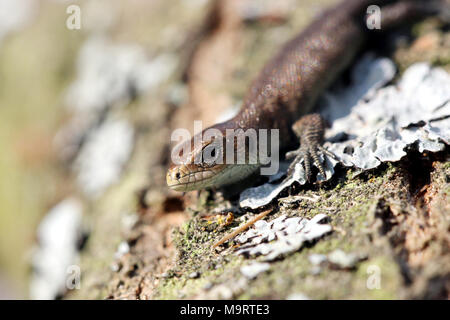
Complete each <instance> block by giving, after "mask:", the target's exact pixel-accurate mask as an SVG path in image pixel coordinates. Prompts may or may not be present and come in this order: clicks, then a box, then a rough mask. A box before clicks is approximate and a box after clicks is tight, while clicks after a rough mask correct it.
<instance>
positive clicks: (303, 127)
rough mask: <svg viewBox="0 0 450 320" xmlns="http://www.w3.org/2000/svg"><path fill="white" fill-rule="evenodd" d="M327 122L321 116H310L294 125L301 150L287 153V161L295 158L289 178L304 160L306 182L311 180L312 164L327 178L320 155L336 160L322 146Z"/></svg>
mask: <svg viewBox="0 0 450 320" xmlns="http://www.w3.org/2000/svg"><path fill="white" fill-rule="evenodd" d="M325 126H326V125H325V120H324V119H323V118H322V117H321V116H320V115H319V114H309V115H306V116H304V117H302V118H301V119H300V120H298V121H297V122H295V123H294V125H293V126H292V129H293V131H294V133H295V134H296V135H297V137H298V138H299V139H300V148H298V149H297V150H293V151H290V152H287V153H286V159H292V158H294V161H292V163H291V164H290V166H289V168H288V171H287V176H288V177H291V176H292V175H293V173H294V169H295V166H296V164H297V163H299V162H300V161H301V160H302V159H304V168H305V174H306V180H307V181H308V182H310V179H311V163H314V165H315V166H316V167H317V168H318V169H319V172H320V173H321V174H322V176H323V177H324V178H326V174H325V169H324V167H323V164H322V163H321V162H320V160H319V155H320V154H322V155H323V156H328V157H331V158H333V159H336V156H335V155H334V154H333V153H332V152H330V151H328V150H327V149H325V148H324V147H323V146H322V143H323V135H324V131H325Z"/></svg>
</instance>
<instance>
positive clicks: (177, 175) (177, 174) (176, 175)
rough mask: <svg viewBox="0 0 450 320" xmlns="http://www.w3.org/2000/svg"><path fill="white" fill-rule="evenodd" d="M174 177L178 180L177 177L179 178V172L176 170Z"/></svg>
mask: <svg viewBox="0 0 450 320" xmlns="http://www.w3.org/2000/svg"><path fill="white" fill-rule="evenodd" d="M175 178H176V179H177V180H179V179H180V178H181V174H180V173H179V172H177V173H176V174H175Z"/></svg>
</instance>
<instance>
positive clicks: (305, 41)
mask: <svg viewBox="0 0 450 320" xmlns="http://www.w3.org/2000/svg"><path fill="white" fill-rule="evenodd" d="M369 5H378V6H379V7H380V8H381V30H370V29H369V28H368V27H367V25H366V16H367V8H368V6H369ZM433 11H435V8H431V2H430V1H423V0H422V1H420V0H417V1H414V0H401V1H388V0H384V1H382V0H378V1H377V0H345V1H342V2H340V3H338V4H337V5H336V6H334V7H331V8H329V9H327V10H325V11H324V12H323V13H322V14H321V15H320V16H319V17H317V18H316V19H315V20H314V21H313V22H312V23H311V24H310V25H309V26H308V27H307V28H306V29H305V30H304V31H303V32H301V33H300V34H299V35H298V36H296V37H295V38H294V39H292V40H291V41H289V42H288V43H286V44H285V45H284V46H283V48H282V49H281V50H280V51H279V52H278V54H276V55H275V56H274V57H273V58H272V59H271V60H270V61H269V62H268V63H267V64H266V66H265V67H264V68H263V70H262V71H261V73H260V74H259V76H258V77H257V78H256V79H255V80H254V81H253V83H252V84H251V86H250V89H249V90H248V92H247V94H246V96H245V98H244V102H243V105H242V108H241V110H240V111H239V113H238V114H237V115H236V116H235V117H233V118H232V119H230V120H228V121H226V122H223V123H219V124H216V125H214V126H212V127H210V128H209V129H211V128H214V129H217V130H219V131H220V132H221V133H223V138H220V139H223V141H221V142H222V143H221V144H216V142H217V139H219V138H216V137H212V138H208V139H204V138H202V139H201V143H200V144H195V141H194V138H192V140H190V141H187V142H185V143H186V144H188V145H190V152H187V153H185V154H183V152H181V153H180V155H181V156H182V158H183V160H182V161H181V163H177V164H172V166H171V167H170V168H169V170H168V172H167V176H166V180H167V184H168V186H169V187H170V188H171V189H173V190H177V191H189V190H197V189H204V188H211V187H221V186H224V185H227V184H231V183H235V182H237V181H240V180H242V179H244V178H246V177H248V176H249V175H250V174H252V173H253V172H254V171H255V170H257V169H258V168H259V167H260V162H259V161H257V163H256V164H250V161H249V159H250V158H249V157H248V151H249V150H248V148H249V144H248V143H245V144H244V145H243V146H242V144H241V145H240V146H239V145H238V144H237V143H236V141H235V138H232V139H233V141H232V143H233V145H234V150H233V151H234V152H236V153H238V152H244V153H245V154H246V158H245V159H246V162H245V163H241V164H237V163H226V161H225V159H226V153H227V150H226V148H225V147H224V146H226V143H227V142H229V140H227V138H226V129H243V130H246V129H249V128H252V129H256V130H259V129H278V130H279V148H286V147H288V146H290V145H291V144H292V141H293V139H294V141H295V138H294V137H293V133H295V135H297V137H298V138H299V139H300V148H299V149H298V150H297V151H291V152H290V153H288V154H287V158H292V157H295V160H294V161H293V163H292V164H291V167H290V170H289V171H288V173H289V172H291V171H292V168H293V166H294V165H295V164H296V163H297V162H298V161H300V160H301V159H302V158H303V159H304V164H305V172H306V175H307V178H308V179H309V177H310V175H311V170H310V164H311V162H313V163H314V164H315V165H316V166H317V168H318V169H319V171H320V172H321V173H322V174H323V175H325V174H324V168H323V166H322V164H321V163H320V161H319V154H324V155H328V156H332V154H331V153H329V152H328V151H327V150H326V149H324V148H323V147H322V141H323V133H324V128H325V125H324V120H323V119H322V118H321V117H320V115H318V114H309V113H310V112H311V111H312V109H313V107H314V105H315V103H316V101H317V98H318V97H319V95H320V94H321V93H322V92H323V91H324V90H325V89H326V88H327V87H328V86H329V85H330V84H331V83H332V82H333V81H334V80H335V79H336V78H337V76H338V75H339V74H340V73H341V72H342V71H343V70H344V69H345V68H346V67H348V66H349V65H350V63H351V62H352V60H353V59H354V58H355V56H356V54H357V53H358V51H359V50H360V49H361V48H362V46H363V44H364V43H365V41H367V39H368V37H369V36H370V33H373V32H377V31H385V30H389V29H391V28H392V27H394V26H396V25H398V24H401V23H404V22H405V21H407V20H411V19H416V18H418V17H422V16H424V15H426V14H430V13H434V12H433ZM298 119H299V120H298ZM296 120H298V121H296ZM205 130H207V129H205ZM204 132H205V131H203V132H202V133H201V134H203V133H204ZM201 137H203V136H201ZM208 146H214V148H216V150H217V152H216V151H214V153H217V155H216V157H215V160H214V161H204V160H202V157H201V155H202V154H203V153H204V152H205V151H206V150H207V148H208ZM239 148H240V149H239ZM199 159H200V160H199ZM217 160H221V161H217Z"/></svg>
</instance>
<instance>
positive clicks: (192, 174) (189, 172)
mask: <svg viewBox="0 0 450 320" xmlns="http://www.w3.org/2000/svg"><path fill="white" fill-rule="evenodd" d="M224 169H225V168H223V166H222V165H220V166H219V165H217V166H214V167H210V168H199V167H197V166H194V165H180V166H176V167H172V168H170V169H169V170H168V171H167V174H166V182H167V186H168V187H169V188H170V189H172V190H175V191H182V192H185V191H192V190H198V189H202V188H206V187H209V186H211V185H213V184H214V182H215V180H216V179H213V178H214V177H217V175H218V174H219V173H220V172H222V171H223V170H224Z"/></svg>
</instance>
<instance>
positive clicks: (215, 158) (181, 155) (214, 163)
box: [166, 128, 258, 192]
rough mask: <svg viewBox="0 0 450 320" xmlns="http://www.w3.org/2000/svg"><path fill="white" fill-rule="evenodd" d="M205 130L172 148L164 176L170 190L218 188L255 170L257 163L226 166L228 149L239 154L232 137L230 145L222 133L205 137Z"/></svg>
mask: <svg viewBox="0 0 450 320" xmlns="http://www.w3.org/2000/svg"><path fill="white" fill-rule="evenodd" d="M209 129H211V128H209ZM206 130H208V129H206ZM206 130H205V131H206ZM205 131H203V132H202V133H201V136H198V135H197V136H196V137H193V138H192V139H190V140H187V141H185V142H183V143H181V144H180V145H179V146H175V148H174V149H173V151H172V164H171V166H170V168H169V169H168V171H167V174H166V182H167V185H168V187H169V188H170V189H172V190H175V191H183V192H185V191H191V190H200V189H205V188H212V187H214V188H219V187H222V186H224V185H228V184H232V183H234V182H237V181H239V180H241V179H243V178H245V177H247V176H248V175H250V174H251V173H252V172H253V171H254V170H255V169H256V168H258V166H257V165H256V164H255V165H252V164H248V163H244V164H236V163H234V161H232V163H227V161H226V160H227V150H228V149H230V150H231V151H232V152H237V151H238V150H237V146H238V144H237V143H236V141H235V138H234V137H232V138H231V139H233V140H232V141H231V143H229V142H230V140H229V138H226V136H225V135H224V134H222V132H223V130H218V131H219V132H220V133H221V134H216V135H214V136H210V137H208V135H205V134H204V133H205ZM216 133H217V131H216ZM227 146H232V148H230V147H227ZM244 148H245V146H244ZM174 158H176V159H174ZM233 159H234V158H233ZM246 162H248V161H246Z"/></svg>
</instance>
